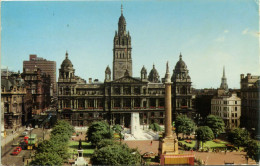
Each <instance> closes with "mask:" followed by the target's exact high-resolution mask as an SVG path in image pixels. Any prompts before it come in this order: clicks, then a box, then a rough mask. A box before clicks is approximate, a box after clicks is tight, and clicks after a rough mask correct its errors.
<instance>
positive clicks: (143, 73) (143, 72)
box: [141, 66, 147, 79]
mask: <svg viewBox="0 0 260 166" xmlns="http://www.w3.org/2000/svg"><path fill="white" fill-rule="evenodd" d="M141 79H147V70H146V68H145V67H144V66H143V67H142V69H141Z"/></svg>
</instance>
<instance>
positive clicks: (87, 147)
mask: <svg viewBox="0 0 260 166" xmlns="http://www.w3.org/2000/svg"><path fill="white" fill-rule="evenodd" d="M81 143H82V149H83V155H92V154H93V153H94V151H95V149H93V147H92V146H91V143H90V142H84V141H82V142H81ZM78 145H79V142H78V141H69V153H73V154H78Z"/></svg>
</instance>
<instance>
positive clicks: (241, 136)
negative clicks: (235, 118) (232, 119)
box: [228, 128, 250, 148]
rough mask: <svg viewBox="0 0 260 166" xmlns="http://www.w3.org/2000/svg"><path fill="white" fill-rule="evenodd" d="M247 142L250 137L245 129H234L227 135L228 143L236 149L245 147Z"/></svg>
mask: <svg viewBox="0 0 260 166" xmlns="http://www.w3.org/2000/svg"><path fill="white" fill-rule="evenodd" d="M249 140H250V135H249V133H248V131H247V130H246V129H241V128H235V129H233V130H231V131H230V132H229V133H228V141H229V142H231V143H233V144H234V145H235V146H237V147H238V148H239V147H240V146H247V145H248V141H249Z"/></svg>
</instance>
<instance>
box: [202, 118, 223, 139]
mask: <svg viewBox="0 0 260 166" xmlns="http://www.w3.org/2000/svg"><path fill="white" fill-rule="evenodd" d="M205 125H206V126H209V127H210V128H211V130H212V131H213V133H214V136H215V138H216V137H217V135H219V134H220V133H221V132H223V131H224V130H225V123H224V121H223V119H222V118H221V117H219V116H216V115H209V116H207V118H206V124H205Z"/></svg>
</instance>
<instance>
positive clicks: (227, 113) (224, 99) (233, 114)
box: [211, 92, 241, 129]
mask: <svg viewBox="0 0 260 166" xmlns="http://www.w3.org/2000/svg"><path fill="white" fill-rule="evenodd" d="M211 114H213V115H217V116H219V117H221V118H222V119H223V120H224V122H225V125H226V128H228V129H232V128H236V127H239V126H240V116H241V99H240V98H239V97H237V94H236V93H224V94H223V92H222V93H218V96H215V97H214V98H213V99H212V100H211Z"/></svg>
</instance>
